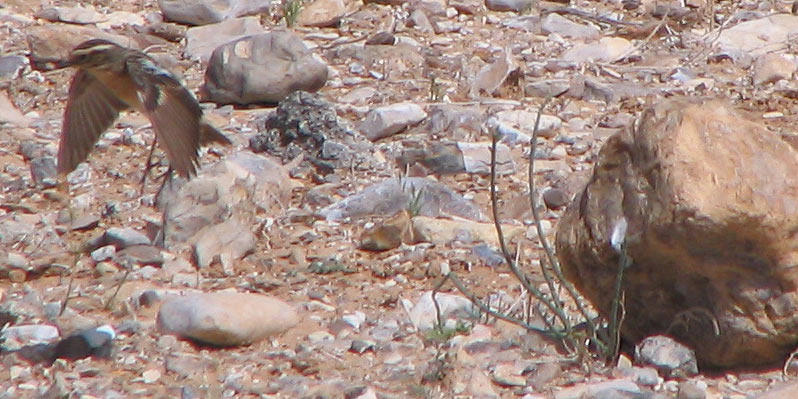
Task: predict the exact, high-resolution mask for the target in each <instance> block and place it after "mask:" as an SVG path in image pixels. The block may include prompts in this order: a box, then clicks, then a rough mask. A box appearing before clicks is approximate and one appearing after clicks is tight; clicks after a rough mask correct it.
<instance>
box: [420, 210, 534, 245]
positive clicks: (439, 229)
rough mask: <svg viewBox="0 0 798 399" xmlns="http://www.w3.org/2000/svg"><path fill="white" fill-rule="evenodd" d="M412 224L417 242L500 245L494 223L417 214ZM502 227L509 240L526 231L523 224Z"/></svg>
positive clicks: (506, 238) (505, 237) (505, 236)
mask: <svg viewBox="0 0 798 399" xmlns="http://www.w3.org/2000/svg"><path fill="white" fill-rule="evenodd" d="M412 224H413V237H414V238H415V240H416V242H431V243H433V244H447V243H451V242H454V241H461V242H466V243H468V242H484V243H486V244H488V245H490V246H493V247H498V245H499V241H498V238H496V227H495V226H494V224H493V223H478V222H474V221H470V220H469V221H465V220H449V219H436V218H431V217H426V216H416V217H414V218H413V220H412ZM502 227H503V232H504V239H505V240H507V242H509V241H511V240H513V238H515V237H516V236H518V235H522V234H523V233H524V232H525V231H526V229H525V228H524V227H522V226H513V225H503V226H502Z"/></svg>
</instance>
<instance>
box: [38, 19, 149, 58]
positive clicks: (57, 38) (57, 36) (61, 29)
mask: <svg viewBox="0 0 798 399" xmlns="http://www.w3.org/2000/svg"><path fill="white" fill-rule="evenodd" d="M25 34H26V36H27V38H28V45H29V47H30V51H31V56H32V57H42V58H64V57H66V55H67V54H68V53H69V51H71V50H72V49H73V48H75V46H77V45H78V44H80V43H82V42H84V41H86V40H89V39H105V40H109V41H112V42H114V43H117V44H119V45H122V46H126V47H134V48H137V47H139V46H138V44H137V43H136V42H135V41H134V40H133V39H131V38H130V37H128V36H124V35H117V34H113V33H108V32H104V31H102V30H100V29H98V28H96V27H94V26H91V25H74V24H64V23H52V24H47V25H40V26H35V25H34V26H29V27H27V28H26V29H25Z"/></svg>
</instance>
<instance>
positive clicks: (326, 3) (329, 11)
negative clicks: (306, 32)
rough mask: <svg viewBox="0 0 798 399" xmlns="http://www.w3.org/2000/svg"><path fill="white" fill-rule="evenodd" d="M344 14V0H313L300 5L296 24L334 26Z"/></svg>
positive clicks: (320, 26) (322, 26) (321, 26)
mask: <svg viewBox="0 0 798 399" xmlns="http://www.w3.org/2000/svg"><path fill="white" fill-rule="evenodd" d="M344 14H346V3H344V0H314V1H312V2H309V3H306V4H304V5H303V6H302V9H301V10H300V11H299V15H298V16H297V20H296V22H297V24H299V25H303V26H315V27H319V28H324V27H332V26H336V25H337V24H338V22H339V21H340V20H341V18H342V17H343V16H344Z"/></svg>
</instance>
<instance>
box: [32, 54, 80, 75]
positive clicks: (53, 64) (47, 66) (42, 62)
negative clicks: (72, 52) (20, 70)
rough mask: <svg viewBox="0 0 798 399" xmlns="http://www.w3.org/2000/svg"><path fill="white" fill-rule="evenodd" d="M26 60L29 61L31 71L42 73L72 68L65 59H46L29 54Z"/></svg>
mask: <svg viewBox="0 0 798 399" xmlns="http://www.w3.org/2000/svg"><path fill="white" fill-rule="evenodd" d="M28 60H29V61H30V67H31V69H33V70H35V71H42V72H45V71H52V70H56V69H62V68H66V67H69V66H72V64H71V63H70V62H69V60H68V59H66V58H47V57H39V56H37V55H35V54H31V55H29V56H28Z"/></svg>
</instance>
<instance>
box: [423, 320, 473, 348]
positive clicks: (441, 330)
mask: <svg viewBox="0 0 798 399" xmlns="http://www.w3.org/2000/svg"><path fill="white" fill-rule="evenodd" d="M472 327H473V325H472V324H470V323H466V322H464V321H462V320H457V324H456V325H455V326H454V327H444V326H441V325H440V324H438V323H435V326H434V327H433V328H431V329H429V330H427V332H426V333H425V334H424V337H425V338H426V339H427V340H429V341H432V342H439V343H443V342H446V341H448V340H450V339H451V338H452V337H454V336H455V335H458V334H459V335H465V334H468V333H470V332H471V328H472Z"/></svg>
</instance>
